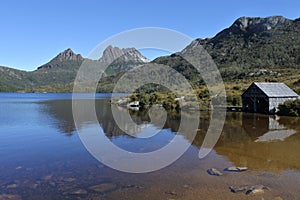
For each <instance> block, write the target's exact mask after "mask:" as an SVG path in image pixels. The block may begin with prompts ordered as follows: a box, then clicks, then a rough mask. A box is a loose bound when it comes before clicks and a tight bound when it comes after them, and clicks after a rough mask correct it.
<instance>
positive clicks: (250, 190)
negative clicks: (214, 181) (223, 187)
mask: <svg viewBox="0 0 300 200" xmlns="http://www.w3.org/2000/svg"><path fill="white" fill-rule="evenodd" d="M229 188H230V191H231V192H233V193H238V192H245V194H247V195H248V194H263V193H264V192H265V191H264V190H269V188H268V187H266V186H264V185H253V186H248V185H242V186H237V187H234V186H231V187H229Z"/></svg>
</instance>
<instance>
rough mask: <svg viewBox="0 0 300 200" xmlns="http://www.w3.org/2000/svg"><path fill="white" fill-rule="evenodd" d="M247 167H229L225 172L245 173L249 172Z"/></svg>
mask: <svg viewBox="0 0 300 200" xmlns="http://www.w3.org/2000/svg"><path fill="white" fill-rule="evenodd" d="M247 170H248V168H247V167H228V168H226V169H225V170H224V171H229V172H243V171H247Z"/></svg>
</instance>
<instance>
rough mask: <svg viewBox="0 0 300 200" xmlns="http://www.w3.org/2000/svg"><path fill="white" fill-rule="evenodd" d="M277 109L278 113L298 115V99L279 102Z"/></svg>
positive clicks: (299, 112)
mask: <svg viewBox="0 0 300 200" xmlns="http://www.w3.org/2000/svg"><path fill="white" fill-rule="evenodd" d="M278 109H279V111H278V112H277V114H278V115H287V116H296V117H300V99H297V100H294V101H292V100H289V101H286V102H284V103H283V104H280V105H279V106H278Z"/></svg>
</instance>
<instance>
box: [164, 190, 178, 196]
mask: <svg viewBox="0 0 300 200" xmlns="http://www.w3.org/2000/svg"><path fill="white" fill-rule="evenodd" d="M165 194H168V195H172V196H176V195H177V194H176V192H174V191H167V192H165Z"/></svg>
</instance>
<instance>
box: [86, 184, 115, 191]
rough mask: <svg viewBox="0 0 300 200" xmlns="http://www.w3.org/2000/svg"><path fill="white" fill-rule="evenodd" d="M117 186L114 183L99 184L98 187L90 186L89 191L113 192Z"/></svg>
mask: <svg viewBox="0 0 300 200" xmlns="http://www.w3.org/2000/svg"><path fill="white" fill-rule="evenodd" d="M116 188H117V185H116V184H114V183H101V184H98V185H94V186H91V187H90V188H89V189H90V190H93V191H95V192H100V193H105V192H109V191H112V190H115V189H116Z"/></svg>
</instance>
